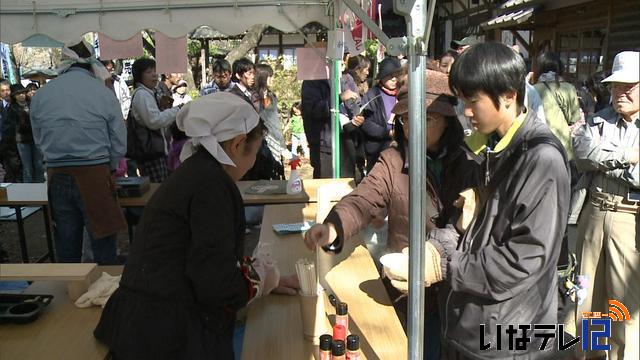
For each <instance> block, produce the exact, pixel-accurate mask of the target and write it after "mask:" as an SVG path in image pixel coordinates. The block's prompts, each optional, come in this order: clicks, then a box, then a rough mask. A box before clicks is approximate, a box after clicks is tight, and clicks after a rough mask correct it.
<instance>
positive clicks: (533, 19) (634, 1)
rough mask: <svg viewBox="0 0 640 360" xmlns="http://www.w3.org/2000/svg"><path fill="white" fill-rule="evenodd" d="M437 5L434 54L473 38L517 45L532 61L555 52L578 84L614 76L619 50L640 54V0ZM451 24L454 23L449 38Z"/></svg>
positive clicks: (456, 0)
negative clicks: (455, 41) (452, 42)
mask: <svg viewBox="0 0 640 360" xmlns="http://www.w3.org/2000/svg"><path fill="white" fill-rule="evenodd" d="M439 4H440V6H439V12H438V14H437V15H438V18H437V19H438V20H439V22H436V23H435V24H436V29H435V31H436V39H435V41H436V44H435V48H436V49H437V48H440V49H441V50H442V49H446V47H447V46H448V41H450V39H459V38H461V37H464V36H466V35H470V34H474V33H475V34H477V35H480V36H483V37H484V39H493V40H499V41H503V42H507V43H508V45H513V44H519V45H520V47H521V48H522V49H524V50H526V53H527V54H528V56H526V57H529V58H530V59H535V57H536V56H537V55H538V54H539V53H540V52H543V51H554V52H557V53H559V54H560V56H561V58H562V60H563V63H564V65H565V78H566V79H567V80H569V81H572V82H574V83H579V82H581V81H583V80H585V79H586V78H588V77H589V76H590V75H591V74H592V73H594V72H596V71H602V70H604V71H610V68H611V64H612V62H613V58H614V56H615V55H616V54H617V53H619V52H620V51H624V50H640V0H509V1H490V0H481V1H474V0H452V1H443V2H439ZM447 22H450V24H451V25H449V26H450V27H451V30H450V31H449V33H450V37H449V38H447V37H446V35H447V34H446V31H447ZM505 34H506V35H508V36H505ZM505 38H508V39H511V40H508V41H505ZM509 42H512V43H509ZM436 53H437V51H436Z"/></svg>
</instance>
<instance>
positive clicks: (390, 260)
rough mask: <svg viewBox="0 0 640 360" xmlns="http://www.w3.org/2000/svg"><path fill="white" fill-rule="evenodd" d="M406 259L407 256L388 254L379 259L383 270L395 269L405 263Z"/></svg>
mask: <svg viewBox="0 0 640 360" xmlns="http://www.w3.org/2000/svg"><path fill="white" fill-rule="evenodd" d="M406 259H407V256H406V255H405V254H403V253H389V254H385V255H382V257H381V258H380V263H381V264H382V265H383V266H384V267H385V268H397V267H398V266H400V264H402V263H403V262H404V261H406Z"/></svg>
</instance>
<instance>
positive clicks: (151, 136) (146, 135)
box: [127, 93, 165, 161]
mask: <svg viewBox="0 0 640 360" xmlns="http://www.w3.org/2000/svg"><path fill="white" fill-rule="evenodd" d="M134 96H135V93H134ZM131 101H132V103H133V98H132V99H131ZM163 156H165V148H164V137H163V136H162V132H161V131H160V130H151V129H149V128H148V127H146V126H144V125H141V124H138V123H137V119H136V118H135V116H134V115H133V108H132V109H130V110H129V114H128V115H127V157H128V158H129V159H133V160H141V161H150V160H155V159H158V158H160V157H163Z"/></svg>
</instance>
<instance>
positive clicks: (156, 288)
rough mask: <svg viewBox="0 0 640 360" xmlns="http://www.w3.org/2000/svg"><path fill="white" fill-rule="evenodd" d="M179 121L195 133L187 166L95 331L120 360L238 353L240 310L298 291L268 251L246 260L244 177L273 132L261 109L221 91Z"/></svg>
mask: <svg viewBox="0 0 640 360" xmlns="http://www.w3.org/2000/svg"><path fill="white" fill-rule="evenodd" d="M177 124H178V127H179V128H180V130H182V131H184V132H185V133H186V134H187V136H189V137H190V138H191V140H189V141H188V142H187V144H185V146H184V148H183V150H182V154H181V159H182V160H183V163H182V165H181V166H180V167H179V168H178V169H177V170H176V171H175V172H174V173H173V174H171V176H169V178H167V179H166V180H165V181H164V182H163V183H162V185H161V186H160V188H159V189H158V190H157V191H156V192H155V193H154V195H153V196H152V197H151V199H150V200H149V202H148V203H147V207H146V209H145V212H144V215H143V217H142V220H141V222H140V224H139V226H138V233H137V235H136V241H134V242H133V243H132V244H131V250H130V254H129V258H128V261H127V264H126V266H125V268H124V272H123V274H122V280H121V282H120V287H119V288H118V290H116V292H115V293H114V294H113V295H112V296H111V298H110V299H109V301H108V302H107V304H106V306H105V308H104V311H103V312H102V317H101V319H100V323H99V324H98V326H97V328H96V329H95V331H94V335H95V336H96V338H98V339H99V340H101V341H102V342H104V343H105V344H107V346H109V348H110V349H111V352H112V355H113V356H114V358H115V359H136V360H140V359H233V358H234V354H233V346H232V342H233V329H234V325H235V320H236V312H237V311H238V310H240V309H241V308H243V307H245V306H246V305H247V304H248V303H249V302H250V301H251V300H252V299H253V298H256V297H258V296H266V295H267V294H269V293H270V292H272V291H274V292H278V293H281V294H288V295H295V294H296V293H297V291H296V289H297V288H298V282H297V278H296V277H295V275H293V276H280V275H279V273H278V269H277V268H276V267H275V266H274V265H273V263H272V262H271V261H269V259H267V258H262V257H261V255H258V258H257V259H255V258H254V259H251V258H249V257H243V252H244V234H245V218H244V212H243V209H244V206H243V201H242V198H241V196H240V192H239V190H238V187H237V186H236V184H235V182H236V181H238V180H239V179H240V178H242V176H243V175H244V173H245V172H246V171H247V170H249V169H250V168H251V167H252V166H253V163H254V161H255V159H256V153H257V152H258V149H259V148H260V144H261V142H262V139H263V137H264V133H265V131H266V128H265V126H264V125H263V123H262V121H261V120H260V119H259V117H258V114H257V113H256V111H255V110H254V109H253V107H252V106H251V105H250V104H249V103H248V102H246V101H245V100H243V99H241V98H240V97H238V96H236V95H233V94H229V93H226V92H218V93H215V94H212V95H207V96H203V97H201V98H199V99H197V100H195V101H192V102H190V103H188V104H187V105H185V106H184V108H183V109H182V110H181V111H180V113H179V114H178V118H177ZM262 256H263V255H262Z"/></svg>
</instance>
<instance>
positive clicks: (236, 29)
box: [0, 0, 331, 44]
mask: <svg viewBox="0 0 640 360" xmlns="http://www.w3.org/2000/svg"><path fill="white" fill-rule="evenodd" d="M327 3H328V0H308V1H305V0H287V1H268V0H233V1H230V0H213V1H212V0H33V1H25V0H2V5H0V41H1V42H5V43H10V44H12V43H17V42H21V41H23V40H25V39H27V38H29V37H30V36H32V35H36V34H45V35H47V36H49V37H51V38H53V39H55V40H58V41H61V42H63V43H69V42H72V41H75V40H77V39H79V38H80V37H81V36H82V35H83V34H85V33H88V32H101V33H103V34H105V35H107V36H109V37H111V38H113V39H115V40H126V39H129V38H131V37H132V36H133V35H134V34H135V33H137V32H139V31H140V30H143V29H153V30H156V31H160V32H162V33H163V34H165V35H167V36H169V37H173V38H176V37H181V36H184V35H187V34H188V33H189V32H191V31H193V30H194V29H195V28H197V27H198V26H201V25H208V26H211V27H212V28H214V29H215V30H218V31H220V32H222V33H224V34H227V35H236V34H241V33H243V32H244V31H245V30H247V29H248V28H249V27H250V26H252V25H255V24H267V25H270V26H272V27H274V28H276V29H278V30H281V31H284V32H294V31H296V30H297V28H299V27H301V26H304V25H306V24H308V23H310V22H313V21H315V22H318V23H320V24H322V25H324V26H327V27H330V25H331V17H330V16H327Z"/></svg>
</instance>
